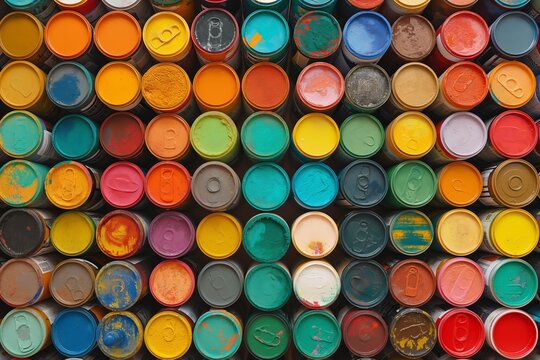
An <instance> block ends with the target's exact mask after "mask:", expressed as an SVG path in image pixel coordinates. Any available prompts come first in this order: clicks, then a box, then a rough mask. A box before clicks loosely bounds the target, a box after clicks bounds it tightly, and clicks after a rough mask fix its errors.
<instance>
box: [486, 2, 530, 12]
mask: <svg viewBox="0 0 540 360" xmlns="http://www.w3.org/2000/svg"><path fill="white" fill-rule="evenodd" d="M529 1H530V0H495V2H496V3H497V4H499V5H500V6H502V7H503V8H504V9H505V10H508V9H519V8H522V7H524V6H525V5H527V4H528V3H529ZM490 5H491V3H490Z"/></svg>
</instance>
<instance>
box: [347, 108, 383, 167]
mask: <svg viewBox="0 0 540 360" xmlns="http://www.w3.org/2000/svg"><path fill="white" fill-rule="evenodd" d="M339 133H340V134H341V138H340V139H339V145H340V147H341V149H342V150H343V151H344V152H345V153H346V154H347V155H349V156H351V157H353V158H358V159H362V158H368V157H371V156H373V155H375V154H376V153H377V152H378V151H379V150H380V149H381V147H382V146H383V144H384V136H385V133H384V128H383V126H382V125H381V123H380V122H379V120H377V118H376V117H375V116H373V115H369V114H354V115H351V116H349V117H348V118H346V119H345V120H344V121H343V123H342V124H341V127H340V129H339Z"/></svg>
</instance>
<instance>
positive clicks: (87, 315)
mask: <svg viewBox="0 0 540 360" xmlns="http://www.w3.org/2000/svg"><path fill="white" fill-rule="evenodd" d="M97 326H98V321H97V319H96V317H95V316H94V315H93V314H92V313H91V312H90V311H88V310H86V309H83V308H77V309H66V310H63V311H62V312H60V313H59V314H58V316H57V317H56V318H55V319H54V322H53V324H52V333H51V336H52V342H53V344H54V347H55V348H56V350H58V352H59V353H61V354H62V355H64V356H67V357H83V356H85V355H86V354H88V353H89V352H90V351H92V350H93V349H94V347H95V346H96V342H97V332H96V329H97Z"/></svg>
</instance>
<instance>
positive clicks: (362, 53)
mask: <svg viewBox="0 0 540 360" xmlns="http://www.w3.org/2000/svg"><path fill="white" fill-rule="evenodd" d="M358 39H363V41H358ZM391 42H392V28H391V27H390V23H389V22H388V20H386V18H385V17H384V16H383V15H381V14H379V13H377V12H374V11H360V12H358V13H356V14H354V15H353V16H351V17H350V18H349V20H347V23H346V24H345V26H344V28H343V46H344V49H345V50H346V51H348V52H350V53H351V54H352V56H354V57H356V58H359V59H362V61H374V60H376V59H378V58H380V57H381V56H382V55H384V53H385V52H386V50H388V48H389V47H390V43H391ZM359 62H360V61H359Z"/></svg>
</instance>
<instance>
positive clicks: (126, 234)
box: [96, 210, 149, 259]
mask: <svg viewBox="0 0 540 360" xmlns="http://www.w3.org/2000/svg"><path fill="white" fill-rule="evenodd" d="M148 226H149V221H148V220H147V219H146V218H145V217H144V216H142V215H141V214H138V213H134V212H129V211H125V210H113V211H111V212H109V213H108V214H106V215H105V216H103V218H101V220H100V221H99V223H98V226H97V233H96V243H97V245H98V247H99V249H100V250H101V252H102V253H103V254H105V255H106V256H108V257H110V258H111V259H127V258H129V257H131V256H134V255H135V254H137V253H139V252H140V251H141V250H142V248H143V247H144V245H145V243H146V238H147V234H148Z"/></svg>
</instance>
